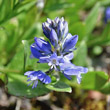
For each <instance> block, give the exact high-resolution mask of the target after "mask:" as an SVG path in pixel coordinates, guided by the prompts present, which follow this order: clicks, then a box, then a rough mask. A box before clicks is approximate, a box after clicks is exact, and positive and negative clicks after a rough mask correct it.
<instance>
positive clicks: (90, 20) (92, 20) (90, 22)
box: [85, 2, 100, 35]
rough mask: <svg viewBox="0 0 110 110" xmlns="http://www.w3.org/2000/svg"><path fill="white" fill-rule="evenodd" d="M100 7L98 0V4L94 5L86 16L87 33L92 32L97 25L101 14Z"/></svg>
mask: <svg viewBox="0 0 110 110" xmlns="http://www.w3.org/2000/svg"><path fill="white" fill-rule="evenodd" d="M99 9H100V3H99V2H98V3H96V5H95V6H94V7H93V9H92V10H91V12H90V13H89V15H88V16H87V18H86V21H85V24H86V32H87V35H88V34H90V33H91V32H92V31H93V29H94V28H95V26H96V23H97V18H98V16H99Z"/></svg>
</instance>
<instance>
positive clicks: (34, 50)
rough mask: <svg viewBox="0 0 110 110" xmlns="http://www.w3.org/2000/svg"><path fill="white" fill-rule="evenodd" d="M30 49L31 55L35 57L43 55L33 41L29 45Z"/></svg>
mask: <svg viewBox="0 0 110 110" xmlns="http://www.w3.org/2000/svg"><path fill="white" fill-rule="evenodd" d="M30 49H31V53H32V55H33V56H34V57H35V58H39V57H42V56H44V55H42V54H41V53H40V52H39V51H38V50H37V48H36V45H35V43H34V44H32V45H31V46H30Z"/></svg>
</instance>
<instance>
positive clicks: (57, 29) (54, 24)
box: [42, 17, 68, 46]
mask: <svg viewBox="0 0 110 110" xmlns="http://www.w3.org/2000/svg"><path fill="white" fill-rule="evenodd" d="M42 29H43V33H44V35H45V36H46V37H47V38H48V39H49V40H50V42H51V43H52V45H53V46H54V45H55V42H56V43H57V42H58V40H59V41H61V40H62V39H64V38H65V37H66V36H67V34H68V23H67V22H66V21H64V18H63V17H62V18H61V19H59V18H58V17H56V18H55V20H51V19H49V18H47V21H46V22H45V23H43V24H42ZM54 40H55V42H54Z"/></svg>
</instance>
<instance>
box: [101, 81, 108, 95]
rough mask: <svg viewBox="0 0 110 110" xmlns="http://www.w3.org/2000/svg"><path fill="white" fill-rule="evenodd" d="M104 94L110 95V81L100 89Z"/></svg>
mask: <svg viewBox="0 0 110 110" xmlns="http://www.w3.org/2000/svg"><path fill="white" fill-rule="evenodd" d="M100 91H101V92H102V93H104V94H110V80H108V81H107V82H106V83H105V85H104V86H103V87H102V88H101V89H100Z"/></svg>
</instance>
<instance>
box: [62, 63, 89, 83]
mask: <svg viewBox="0 0 110 110" xmlns="http://www.w3.org/2000/svg"><path fill="white" fill-rule="evenodd" d="M60 70H61V71H62V73H63V74H64V76H65V77H66V78H67V79H69V80H71V76H72V75H75V76H77V82H78V83H79V84H80V82H81V73H87V72H88V69H87V68H85V67H81V66H75V65H74V64H72V63H61V64H60Z"/></svg>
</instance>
